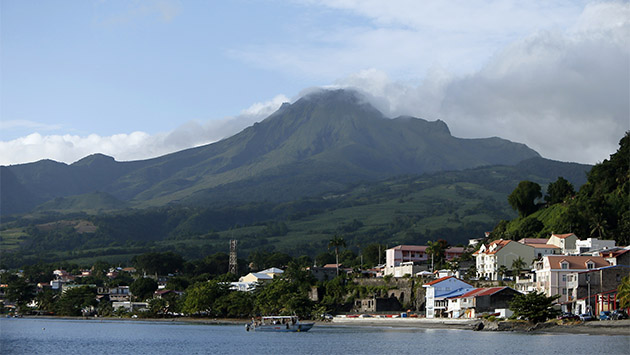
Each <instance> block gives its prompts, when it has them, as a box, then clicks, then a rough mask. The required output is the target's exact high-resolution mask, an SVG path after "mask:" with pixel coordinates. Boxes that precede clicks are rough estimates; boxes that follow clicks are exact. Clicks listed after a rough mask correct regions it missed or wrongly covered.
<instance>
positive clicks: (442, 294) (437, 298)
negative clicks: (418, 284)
mask: <svg viewBox="0 0 630 355" xmlns="http://www.w3.org/2000/svg"><path fill="white" fill-rule="evenodd" d="M422 287H424V288H425V289H426V293H425V304H426V317H427V318H435V317H443V316H445V315H446V310H447V306H448V298H449V297H455V296H460V295H463V294H464V293H466V292H468V291H470V290H472V289H473V287H472V285H470V284H469V283H467V282H464V281H462V280H460V279H458V278H456V277H455V276H447V277H443V278H440V279H437V280H434V281H431V282H429V283H426V284H424V285H422Z"/></svg>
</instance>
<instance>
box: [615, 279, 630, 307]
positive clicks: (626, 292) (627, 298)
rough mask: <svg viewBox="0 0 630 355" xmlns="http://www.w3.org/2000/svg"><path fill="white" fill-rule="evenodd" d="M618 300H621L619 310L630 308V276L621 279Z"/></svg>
mask: <svg viewBox="0 0 630 355" xmlns="http://www.w3.org/2000/svg"><path fill="white" fill-rule="evenodd" d="M617 299H619V308H628V307H630V276H626V277H624V278H623V279H621V284H620V285H619V287H618V291H617Z"/></svg>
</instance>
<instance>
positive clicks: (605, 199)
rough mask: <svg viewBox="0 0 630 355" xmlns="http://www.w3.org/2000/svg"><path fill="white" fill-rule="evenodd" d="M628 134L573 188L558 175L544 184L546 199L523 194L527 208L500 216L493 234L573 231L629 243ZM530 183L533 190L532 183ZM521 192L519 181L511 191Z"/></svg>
mask: <svg viewBox="0 0 630 355" xmlns="http://www.w3.org/2000/svg"><path fill="white" fill-rule="evenodd" d="M629 134H630V133H626V134H625V136H624V137H623V138H622V139H621V140H620V142H619V149H618V150H617V152H615V153H614V154H612V155H611V156H610V159H607V160H604V161H603V162H601V163H599V164H597V165H595V166H594V167H593V168H592V169H591V170H590V171H589V173H588V177H587V182H586V184H584V185H582V186H581V187H580V188H579V190H578V192H577V193H575V190H574V187H573V186H572V185H571V184H570V183H569V182H568V181H567V180H565V179H564V178H562V177H559V178H558V179H557V180H556V181H555V182H554V183H552V184H550V186H549V188H548V189H547V195H546V196H545V201H547V203H545V204H543V203H535V202H536V197H539V196H535V195H536V194H533V195H532V196H529V197H528V198H525V199H524V200H526V204H529V205H528V206H530V207H531V206H533V207H531V209H528V210H527V212H528V213H521V215H520V217H519V218H516V219H513V220H512V221H510V222H508V221H506V220H504V221H501V222H500V223H499V224H498V225H497V226H496V227H495V228H494V230H493V232H492V237H493V238H495V239H498V238H504V239H520V238H524V237H529V238H533V237H546V236H549V234H551V233H575V234H576V235H577V236H578V237H580V238H588V237H596V238H602V239H614V240H615V241H616V242H617V245H628V244H630V135H629ZM527 185H528V186H532V185H536V184H535V183H533V182H528V183H527ZM532 189H534V190H536V188H535V186H534V187H533V188H532ZM522 192H523V191H522V189H521V184H519V187H517V188H516V189H515V190H514V192H513V193H512V194H519V193H522ZM515 208H519V207H518V206H515ZM519 211H520V210H519Z"/></svg>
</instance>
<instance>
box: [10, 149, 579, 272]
mask: <svg viewBox="0 0 630 355" xmlns="http://www.w3.org/2000/svg"><path fill="white" fill-rule="evenodd" d="M547 164H549V161H548V160H546V159H542V158H533V159H530V160H527V161H524V162H522V163H519V164H517V165H515V166H490V167H480V168H475V169H468V170H463V171H450V172H440V173H433V174H423V175H416V174H413V175H406V176H401V177H396V178H390V179H387V180H384V181H381V182H362V183H354V184H352V185H350V186H346V187H344V188H339V189H337V191H336V192H334V193H326V194H323V195H320V196H317V197H311V198H300V199H297V200H293V201H288V202H271V201H266V202H243V203H232V204H230V205H228V204H211V205H208V204H197V205H196V206H192V205H189V206H188V207H183V206H178V205H171V206H169V207H160V208H149V209H143V210H127V211H123V212H110V213H99V214H97V215H85V214H83V215H80V214H74V215H60V214H52V215H49V214H42V215H41V217H23V218H19V219H17V220H15V221H14V222H11V223H9V224H8V226H7V228H8V229H7V231H6V232H0V234H1V235H2V237H3V239H2V240H3V242H2V243H3V244H2V249H3V251H8V250H11V252H10V253H4V255H3V258H4V262H5V263H7V264H11V263H12V262H15V263H16V265H17V264H20V263H22V264H23V263H28V262H36V261H42V260H47V261H54V260H66V259H71V260H81V261H83V260H86V259H85V258H101V259H108V260H123V259H125V258H127V259H128V258H130V257H131V256H132V255H133V254H134V253H135V254H141V253H144V252H146V251H147V250H163V251H166V250H170V251H176V252H178V253H181V254H182V255H184V256H186V257H188V258H201V257H205V256H206V255H209V254H212V253H215V252H219V251H222V252H225V251H226V250H227V249H226V248H227V245H228V242H229V240H230V239H238V240H239V253H241V255H247V254H249V253H250V252H252V251H255V250H261V249H262V250H276V251H284V252H288V253H291V254H293V255H302V254H309V255H311V256H315V255H317V254H319V253H321V252H323V251H326V250H327V243H328V241H329V240H330V239H331V238H332V236H333V235H334V234H340V235H343V236H344V238H345V239H346V240H347V243H348V247H349V248H351V249H353V250H356V249H357V248H359V247H358V246H361V245H363V246H364V245H367V244H369V243H375V242H378V243H383V244H388V245H394V244H401V243H410V244H411V243H418V244H423V243H426V241H427V240H435V239H437V238H442V239H446V240H448V241H449V242H450V243H451V244H458V243H465V242H466V241H467V239H468V238H476V237H479V236H481V235H483V232H485V231H489V230H491V229H492V228H493V227H494V226H495V225H496V224H497V223H498V222H499V221H500V220H504V219H511V218H513V217H514V216H515V215H516V214H515V212H514V211H513V210H512V209H511V208H510V207H509V205H508V203H507V195H508V194H509V193H510V192H511V191H512V190H513V189H514V186H516V185H517V184H518V182H519V181H521V180H522V177H523V176H527V177H528V178H529V179H531V180H533V181H535V182H538V183H540V184H541V185H546V184H547V183H549V182H552V181H555V179H556V178H557V176H556V173H557V172H558V171H562V172H563V176H568V177H569V178H568V179H569V180H570V181H571V182H572V183H573V184H574V185H575V186H576V187H579V186H581V185H582V184H584V183H585V181H586V172H587V171H588V169H589V168H590V167H589V166H586V165H580V164H570V163H558V162H555V164H554V166H555V167H556V168H555V169H552V170H550V172H548V173H545V171H546V170H545V169H543V168H541V167H544V166H545V165H547ZM572 176H573V177H578V178H577V179H575V178H571V177H572ZM580 177H581V178H580ZM258 186H260V185H258ZM227 191H232V192H234V193H236V192H240V193H243V194H247V192H249V191H250V190H247V189H244V190H243V188H242V187H234V188H231V189H228V190H227ZM252 192H255V191H254V190H252ZM218 197H220V196H217V198H218ZM69 200H70V201H73V200H72V199H69ZM63 201H66V199H64V200H62V202H63ZM77 203H78V202H77ZM59 205H63V204H61V203H60V204H59ZM59 205H58V206H59ZM63 206H65V205H63ZM70 207H72V205H70ZM79 207H81V206H79ZM82 208H83V207H82ZM58 210H60V209H58ZM79 210H80V209H79ZM79 210H77V211H79ZM69 211H71V209H67V210H66V212H69ZM81 218H82V219H85V220H88V221H89V222H91V223H93V224H94V225H95V226H97V230H96V231H95V232H94V233H93V234H79V233H77V232H76V231H73V230H65V231H64V230H46V231H41V230H39V229H37V228H33V227H31V226H33V225H35V226H37V225H39V224H44V223H46V224H47V225H50V224H51V222H54V221H57V220H64V219H72V220H77V219H81ZM59 225H63V224H62V223H59ZM5 235H6V239H5ZM17 235H19V236H20V239H19V246H18V247H16V237H15V236H17ZM25 235H26V236H25Z"/></svg>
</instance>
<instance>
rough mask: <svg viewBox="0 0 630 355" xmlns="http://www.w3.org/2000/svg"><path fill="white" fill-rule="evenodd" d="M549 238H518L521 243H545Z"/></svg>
mask: <svg viewBox="0 0 630 355" xmlns="http://www.w3.org/2000/svg"><path fill="white" fill-rule="evenodd" d="M548 241H549V238H523V239H521V240H519V241H518V242H519V243H522V244H547V242H548Z"/></svg>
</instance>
